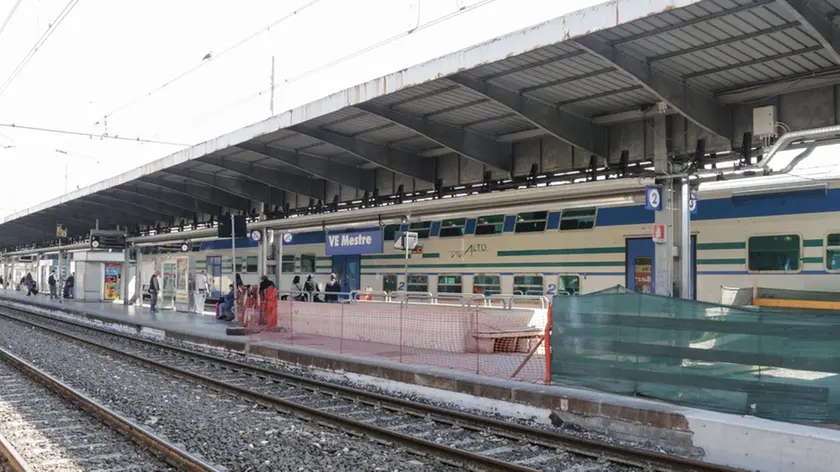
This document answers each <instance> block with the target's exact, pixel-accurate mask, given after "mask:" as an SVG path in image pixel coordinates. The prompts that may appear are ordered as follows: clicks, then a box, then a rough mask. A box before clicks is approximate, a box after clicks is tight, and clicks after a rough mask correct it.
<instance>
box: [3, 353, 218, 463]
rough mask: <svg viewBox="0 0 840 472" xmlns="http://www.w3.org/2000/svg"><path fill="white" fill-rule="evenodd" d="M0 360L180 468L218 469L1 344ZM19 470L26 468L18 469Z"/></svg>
mask: <svg viewBox="0 0 840 472" xmlns="http://www.w3.org/2000/svg"><path fill="white" fill-rule="evenodd" d="M0 360H2V361H3V362H5V363H7V364H9V365H11V366H12V367H14V368H16V369H17V370H19V371H21V372H23V373H24V374H26V375H28V376H29V377H30V378H32V379H34V380H36V381H37V382H40V383H41V384H43V385H44V386H46V387H47V388H48V389H50V390H52V391H53V392H55V393H57V394H58V395H59V396H61V397H62V398H64V399H66V400H68V401H70V402H71V403H73V404H75V405H76V406H78V407H80V408H81V409H82V410H84V411H86V412H88V413H89V414H91V415H93V416H94V417H96V418H98V419H99V420H100V421H102V422H103V423H105V424H106V425H108V426H110V427H111V428H113V429H114V430H116V431H117V432H119V433H121V434H123V435H125V436H127V437H129V438H130V439H131V440H133V441H134V442H136V443H139V444H141V445H142V446H144V447H147V448H149V450H150V451H152V453H154V454H156V455H157V456H158V457H161V458H163V459H164V460H165V461H166V462H167V463H169V464H170V465H172V466H173V467H175V468H177V469H179V470H186V471H190V472H217V471H218V469H217V468H215V467H214V466H212V465H211V464H208V463H206V462H204V461H202V460H201V459H198V458H196V457H194V456H193V455H192V454H190V453H189V452H187V451H185V450H183V449H181V448H179V447H177V446H175V445H174V444H172V443H170V442H168V441H165V440H163V439H161V438H159V437H157V436H155V435H153V434H150V433H148V432H147V431H146V430H145V429H143V428H142V427H141V426H139V425H138V424H137V423H135V422H134V421H132V420H130V419H128V418H126V417H124V416H122V415H121V414H119V413H117V412H115V411H113V410H111V409H110V408H108V407H107V406H104V405H102V404H100V403H98V402H97V401H95V400H93V399H92V398H90V397H88V396H87V395H85V394H84V393H81V392H79V391H78V390H76V389H74V388H72V387H70V386H69V385H67V384H65V383H64V382H62V381H60V380H58V379H56V378H55V377H53V376H51V375H50V374H48V373H46V372H44V371H43V370H41V369H39V368H38V367H36V366H34V365H32V364H30V363H28V362H26V361H25V360H23V359H21V358H20V357H18V356H16V355H14V354H12V353H11V352H9V351H8V350H6V349H4V348H0ZM21 470H22V471H24V470H28V469H21Z"/></svg>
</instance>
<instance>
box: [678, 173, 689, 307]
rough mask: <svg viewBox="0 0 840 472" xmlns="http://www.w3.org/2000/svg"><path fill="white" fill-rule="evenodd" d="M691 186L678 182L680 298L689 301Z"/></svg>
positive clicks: (683, 180)
mask: <svg viewBox="0 0 840 472" xmlns="http://www.w3.org/2000/svg"><path fill="white" fill-rule="evenodd" d="M690 201H691V186H690V185H689V180H688V179H687V178H685V179H682V181H681V182H680V297H682V298H684V299H686V300H690V299H691V210H690V208H689V205H690Z"/></svg>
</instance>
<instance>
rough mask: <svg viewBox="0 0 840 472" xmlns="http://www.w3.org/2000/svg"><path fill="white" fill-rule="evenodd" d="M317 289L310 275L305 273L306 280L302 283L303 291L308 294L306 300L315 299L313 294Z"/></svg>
mask: <svg viewBox="0 0 840 472" xmlns="http://www.w3.org/2000/svg"><path fill="white" fill-rule="evenodd" d="M317 290H318V289H317V287H315V281H313V280H312V276H311V275H307V276H306V282H305V283H304V284H303V291H304V292H306V294H307V295H308V296H307V300H309V301H315V297H314V295H315V292H316V291H317Z"/></svg>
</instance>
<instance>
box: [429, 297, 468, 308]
mask: <svg viewBox="0 0 840 472" xmlns="http://www.w3.org/2000/svg"><path fill="white" fill-rule="evenodd" d="M441 299H444V300H457V301H458V303H460V304H461V308H465V305H464V296H463V295H458V294H454V293H452V294H444V295H441V294H438V295H437V296H436V297H435V298H434V301H433V302H434V303H435V304H439V302H440V300H441Z"/></svg>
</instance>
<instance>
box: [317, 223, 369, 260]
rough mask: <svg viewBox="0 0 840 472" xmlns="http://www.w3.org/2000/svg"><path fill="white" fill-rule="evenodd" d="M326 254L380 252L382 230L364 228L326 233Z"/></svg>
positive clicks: (342, 254) (344, 254)
mask: <svg viewBox="0 0 840 472" xmlns="http://www.w3.org/2000/svg"><path fill="white" fill-rule="evenodd" d="M326 236H327V237H326V249H327V255H328V256H346V255H353V254H380V253H382V230H381V229H379V228H376V229H366V230H360V231H349V232H347V233H332V234H329V233H328V234H327V235H326Z"/></svg>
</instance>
